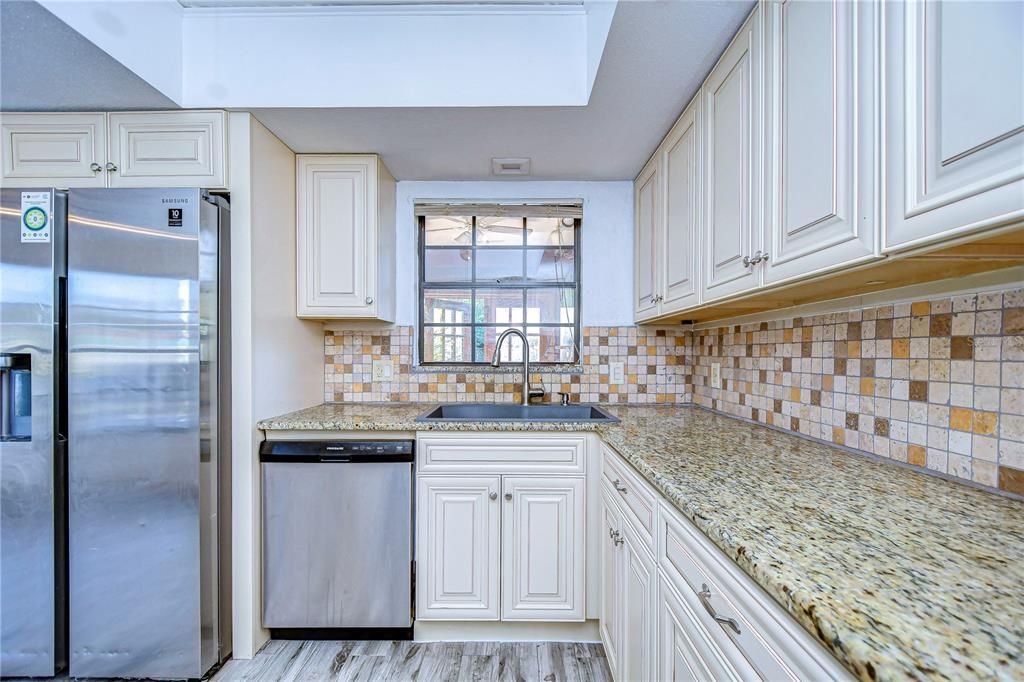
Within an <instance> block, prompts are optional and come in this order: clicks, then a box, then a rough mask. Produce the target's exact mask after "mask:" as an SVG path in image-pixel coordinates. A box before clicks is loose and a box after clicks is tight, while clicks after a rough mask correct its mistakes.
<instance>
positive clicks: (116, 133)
mask: <svg viewBox="0 0 1024 682" xmlns="http://www.w3.org/2000/svg"><path fill="white" fill-rule="evenodd" d="M108 120H109V123H110V136H109V139H108V145H109V154H108V159H109V161H108V163H110V164H112V166H111V167H110V168H108V170H110V171H111V173H110V186H111V187H155V186H161V187H225V186H226V185H227V182H226V174H225V170H224V167H225V164H224V159H225V157H226V156H227V148H226V145H227V140H226V137H225V134H224V128H225V114H224V112H223V111H175V112H166V113H156V112H144V113H125V114H120V113H118V114H109V115H108Z"/></svg>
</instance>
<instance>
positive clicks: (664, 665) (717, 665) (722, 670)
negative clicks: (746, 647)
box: [657, 570, 756, 682]
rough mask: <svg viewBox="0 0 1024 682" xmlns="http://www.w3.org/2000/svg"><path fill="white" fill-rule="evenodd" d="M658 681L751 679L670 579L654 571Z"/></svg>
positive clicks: (747, 668) (706, 681)
mask: <svg viewBox="0 0 1024 682" xmlns="http://www.w3.org/2000/svg"><path fill="white" fill-rule="evenodd" d="M657 617H658V678H657V679H658V680H661V681H662V682H691V681H694V680H699V681H700V682H724V681H725V680H743V679H754V678H756V675H755V674H754V673H753V671H752V670H750V669H749V667H748V666H741V668H740V669H739V670H737V668H736V667H735V666H734V665H733V664H732V663H731V662H730V661H729V659H728V657H727V656H726V655H725V653H724V652H723V651H722V649H721V648H720V647H719V646H718V644H717V643H716V642H715V640H714V638H713V637H712V636H711V634H710V633H709V632H708V630H707V628H706V627H705V626H704V624H703V623H702V622H701V618H700V614H699V612H697V611H694V610H693V608H692V607H691V606H690V605H689V604H687V603H686V600H685V599H683V597H682V596H681V595H680V594H679V591H678V590H676V588H675V586H674V584H673V582H672V581H671V580H669V579H668V578H667V577H665V573H664V571H661V570H659V571H658V607H657Z"/></svg>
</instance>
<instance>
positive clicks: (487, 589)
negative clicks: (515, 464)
mask: <svg viewBox="0 0 1024 682" xmlns="http://www.w3.org/2000/svg"><path fill="white" fill-rule="evenodd" d="M500 490H501V479H500V478H499V477H498V476H484V477H468V476H463V477H442V476H423V477H421V478H420V479H419V482H418V488H417V491H416V496H417V500H418V502H417V509H418V515H417V519H416V533H417V537H416V556H417V569H418V570H417V571H416V576H417V580H416V601H417V607H416V617H417V618H418V619H420V620H438V619H441V620H447V619H458V620H463V619H472V620H498V615H499V612H498V608H499V600H500V595H499V592H498V589H499V587H498V575H499V562H500V555H499V548H500V544H499V518H500V513H501V508H500V503H499V501H498V495H499V493H500Z"/></svg>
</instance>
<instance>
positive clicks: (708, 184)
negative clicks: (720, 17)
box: [701, 6, 763, 301]
mask: <svg viewBox="0 0 1024 682" xmlns="http://www.w3.org/2000/svg"><path fill="white" fill-rule="evenodd" d="M760 50H761V8H760V6H758V7H755V8H754V11H753V12H751V14H750V17H749V18H748V19H747V21H746V22H745V23H744V24H743V26H742V27H741V28H740V30H739V32H738V33H737V34H736V37H735V38H733V40H732V43H730V44H729V47H728V48H726V50H725V52H724V53H723V54H722V57H721V58H720V59H719V60H718V64H716V65H715V68H714V69H712V71H711V73H710V74H709V75H708V78H707V80H705V81H704V85H703V87H702V88H701V100H702V109H703V112H702V114H703V116H702V122H701V125H702V127H703V128H704V149H703V152H704V221H703V224H704V239H703V252H704V258H703V260H704V263H703V277H704V298H703V300H704V301H708V300H711V299H715V298H721V297H723V296H728V295H731V294H736V293H739V292H742V291H746V290H748V289H753V288H755V287H757V286H758V285H759V284H760V283H761V272H762V269H761V268H759V267H757V266H756V265H747V264H746V263H745V261H744V258H754V257H755V256H756V252H758V251H760V250H761V245H760V242H761V236H760V219H761V206H760V196H761V181H762V173H761V147H762V141H761V86H762V80H763V76H762V73H761V54H760Z"/></svg>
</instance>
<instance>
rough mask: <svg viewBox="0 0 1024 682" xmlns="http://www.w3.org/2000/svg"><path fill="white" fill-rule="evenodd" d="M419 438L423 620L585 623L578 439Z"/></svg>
mask: <svg viewBox="0 0 1024 682" xmlns="http://www.w3.org/2000/svg"><path fill="white" fill-rule="evenodd" d="M417 442H418V451H417V468H418V474H417V479H416V480H417V501H416V509H417V511H416V517H417V520H416V618H417V619H418V620H423V621H429V620H443V621H453V620H461V621H465V620H492V621H497V620H501V621H538V622H581V621H584V620H585V619H586V583H587V581H586V563H587V562H586V556H587V551H586V550H587V543H586V538H587V534H586V525H587V524H586V509H587V504H586V499H587V498H586V489H587V486H586V474H585V471H584V459H585V457H584V454H583V453H584V452H585V447H584V445H583V441H582V440H581V439H580V437H579V435H577V434H572V435H568V436H565V437H554V436H547V435H546V436H545V437H544V438H542V439H539V438H537V437H536V436H535V435H531V434H528V435H525V436H524V437H523V438H516V437H508V436H501V437H499V436H490V437H487V436H481V435H480V434H444V435H440V434H429V435H424V436H423V437H421V438H420V439H419V440H418V441H417ZM474 448H475V449H476V452H477V453H478V457H476V458H474V457H472V456H471V455H472V451H473V449H474ZM552 470H557V471H560V472H562V473H552ZM435 471H443V472H444V473H434V472H435Z"/></svg>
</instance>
